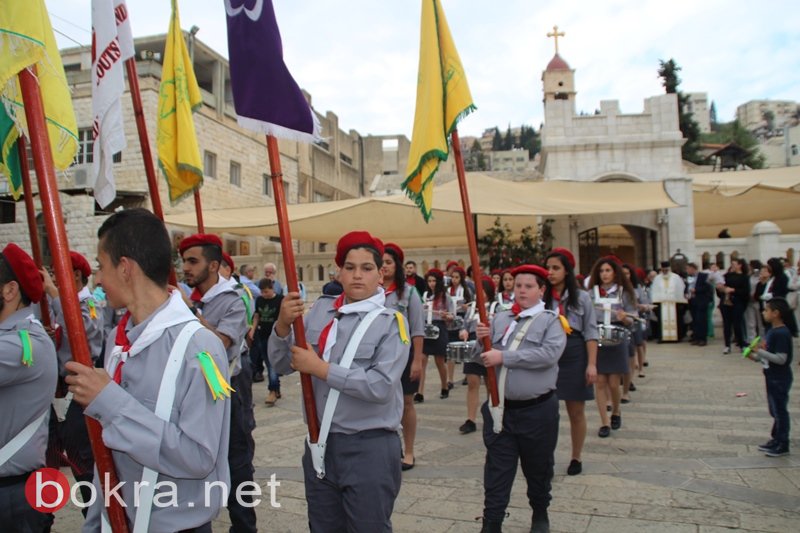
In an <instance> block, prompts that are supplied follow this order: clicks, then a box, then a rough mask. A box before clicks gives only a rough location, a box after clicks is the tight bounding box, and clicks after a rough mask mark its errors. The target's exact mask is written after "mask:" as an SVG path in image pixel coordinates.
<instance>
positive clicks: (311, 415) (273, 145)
mask: <svg viewBox="0 0 800 533" xmlns="http://www.w3.org/2000/svg"><path fill="white" fill-rule="evenodd" d="M267 155H268V157H269V169H270V173H271V177H272V191H273V192H274V194H275V211H276V212H277V214H278V231H279V232H280V236H281V253H282V254H283V266H284V271H285V275H286V286H287V288H288V289H289V291H290V292H299V291H300V288H299V286H298V283H297V268H296V266H295V263H294V250H293V249H292V232H291V228H290V227H289V214H288V213H287V211H286V195H285V192H284V190H283V171H282V170H281V154H280V151H279V150H278V140H277V139H276V138H275V137H273V136H272V135H267ZM292 326H293V330H294V343H295V345H297V346H299V347H300V348H308V344H307V343H306V329H305V325H304V324H303V317H297V318H296V319H295V321H294V324H293V325H292ZM300 384H301V386H302V389H303V405H304V406H305V411H306V423H307V424H308V437H309V440H310V441H311V442H312V443H316V442H317V441H318V440H319V418H318V417H317V404H316V403H315V402H314V389H313V385H312V383H311V376H310V375H308V374H303V373H301V374H300Z"/></svg>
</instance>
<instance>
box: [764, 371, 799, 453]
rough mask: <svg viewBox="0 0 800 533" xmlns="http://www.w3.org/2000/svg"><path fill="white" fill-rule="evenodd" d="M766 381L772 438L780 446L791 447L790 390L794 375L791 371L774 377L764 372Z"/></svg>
mask: <svg viewBox="0 0 800 533" xmlns="http://www.w3.org/2000/svg"><path fill="white" fill-rule="evenodd" d="M764 379H765V381H766V382H767V403H768V405H769V414H770V416H771V417H772V418H773V420H774V422H773V424H772V434H771V436H772V438H773V439H774V440H775V441H777V443H778V444H779V445H782V446H784V445H785V446H788V445H789V427H790V422H789V410H788V408H787V406H788V405H789V389H791V388H792V381H793V378H792V373H791V371H789V372H788V373H787V374H784V375H778V376H776V375H772V374H768V373H767V372H766V371H765V372H764Z"/></svg>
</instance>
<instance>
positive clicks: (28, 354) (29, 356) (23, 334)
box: [19, 329, 33, 366]
mask: <svg viewBox="0 0 800 533" xmlns="http://www.w3.org/2000/svg"><path fill="white" fill-rule="evenodd" d="M19 339H20V341H21V342H22V364H23V365H25V366H33V347H32V346H31V335H30V333H28V330H27V329H22V330H20V331H19Z"/></svg>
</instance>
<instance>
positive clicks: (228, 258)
mask: <svg viewBox="0 0 800 533" xmlns="http://www.w3.org/2000/svg"><path fill="white" fill-rule="evenodd" d="M222 260H223V261H225V264H226V265H228V266H229V267H230V269H231V270H236V265H235V264H234V263H233V258H232V257H231V256H230V255H228V254H227V253H225V252H222Z"/></svg>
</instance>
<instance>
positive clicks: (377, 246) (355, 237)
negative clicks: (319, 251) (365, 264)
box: [336, 231, 383, 268]
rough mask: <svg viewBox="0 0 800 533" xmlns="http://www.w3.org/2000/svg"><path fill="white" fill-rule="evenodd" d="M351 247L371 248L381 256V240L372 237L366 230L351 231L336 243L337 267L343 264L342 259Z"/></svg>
mask: <svg viewBox="0 0 800 533" xmlns="http://www.w3.org/2000/svg"><path fill="white" fill-rule="evenodd" d="M353 248H372V249H373V250H375V251H376V252H378V255H380V256H381V257H383V242H381V240H380V239H378V238H376V237H373V236H372V235H370V234H369V233H368V232H366V231H351V232H350V233H348V234H347V235H345V236H344V237H342V238H341V239H339V242H338V243H337V244H336V265H337V266H338V267H340V268H341V267H342V266H344V259H345V257H347V252H349V251H350V250H352V249H353Z"/></svg>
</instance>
